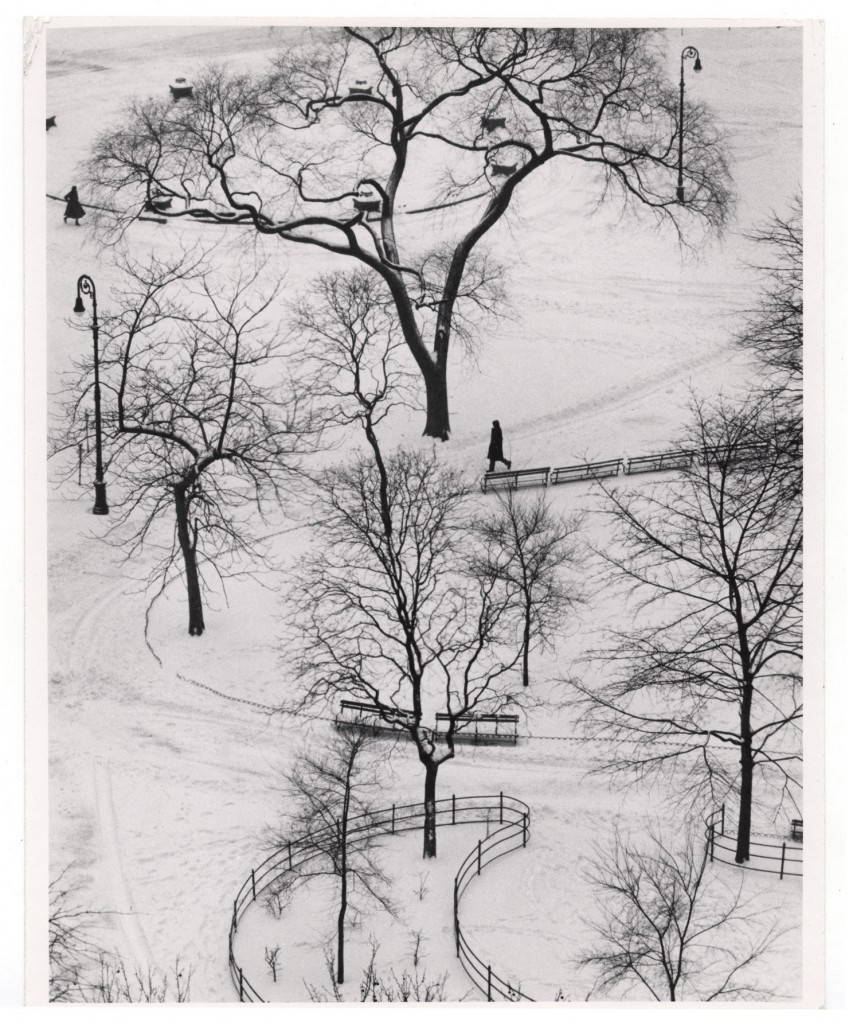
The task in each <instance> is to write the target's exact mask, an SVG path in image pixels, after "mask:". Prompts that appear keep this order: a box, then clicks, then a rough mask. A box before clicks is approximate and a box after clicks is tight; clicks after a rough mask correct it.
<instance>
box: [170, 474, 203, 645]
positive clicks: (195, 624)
mask: <svg viewBox="0 0 849 1024" xmlns="http://www.w3.org/2000/svg"><path fill="white" fill-rule="evenodd" d="M174 506H175V510H176V513H177V539H178V541H179V542H180V551H182V553H183V562H184V565H185V568H186V592H187V594H188V598H189V636H200V635H201V634H202V633H203V631H204V629H205V628H206V627H205V626H204V622H203V600H202V598H201V592H200V577H199V575H198V563H197V555H196V552H195V544H194V542H193V541H192V536H191V530H190V528H189V503H188V501H187V500H186V490H185V488H184V487H179V486H177V487H175V488H174Z"/></svg>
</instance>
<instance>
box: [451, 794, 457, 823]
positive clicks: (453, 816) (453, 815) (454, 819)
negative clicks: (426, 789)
mask: <svg viewBox="0 0 849 1024" xmlns="http://www.w3.org/2000/svg"><path fill="white" fill-rule="evenodd" d="M451 824H452V825H456V824H457V797H456V796H455V795H454V794H453V793H452V794H451Z"/></svg>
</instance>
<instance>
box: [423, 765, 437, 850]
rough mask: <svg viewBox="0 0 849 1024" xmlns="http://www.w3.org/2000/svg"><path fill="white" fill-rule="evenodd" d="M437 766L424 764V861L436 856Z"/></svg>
mask: <svg viewBox="0 0 849 1024" xmlns="http://www.w3.org/2000/svg"><path fill="white" fill-rule="evenodd" d="M438 770H439V765H438V764H434V763H433V762H432V761H427V762H425V791H424V851H423V854H422V856H424V857H425V858H426V859H427V858H430V857H435V856H436V773H437V771H438Z"/></svg>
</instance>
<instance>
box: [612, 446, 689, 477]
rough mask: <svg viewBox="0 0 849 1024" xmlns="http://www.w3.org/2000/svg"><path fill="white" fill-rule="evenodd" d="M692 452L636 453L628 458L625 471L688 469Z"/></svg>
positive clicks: (652, 471)
mask: <svg viewBox="0 0 849 1024" xmlns="http://www.w3.org/2000/svg"><path fill="white" fill-rule="evenodd" d="M693 455H694V453H693V452H682V451H677V452H657V453H656V454H654V455H636V456H634V458H632V459H628V462H627V465H626V466H625V472H626V473H654V472H657V471H659V470H666V469H689V468H690V466H691V465H692V463H693Z"/></svg>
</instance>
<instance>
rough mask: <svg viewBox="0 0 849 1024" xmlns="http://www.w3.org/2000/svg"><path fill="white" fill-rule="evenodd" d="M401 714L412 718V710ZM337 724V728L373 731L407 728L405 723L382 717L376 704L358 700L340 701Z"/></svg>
mask: <svg viewBox="0 0 849 1024" xmlns="http://www.w3.org/2000/svg"><path fill="white" fill-rule="evenodd" d="M398 714H399V716H400V715H408V716H409V718H410V720H412V717H413V713H412V711H403V710H400V711H399V712H398ZM335 725H336V728H337V729H346V728H348V729H350V728H355V727H359V728H365V729H371V730H372V731H373V732H401V731H403V730H404V729H405V726H404V723H403V722H401V721H398V722H387V721H386V719H384V718H382V717H381V715H380V712H379V711H378V710H377V708H376V707H375V706H374V704H368V703H366V702H364V701H358V700H343V701H340V702H339V711H338V712H337V714H336V720H335Z"/></svg>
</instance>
